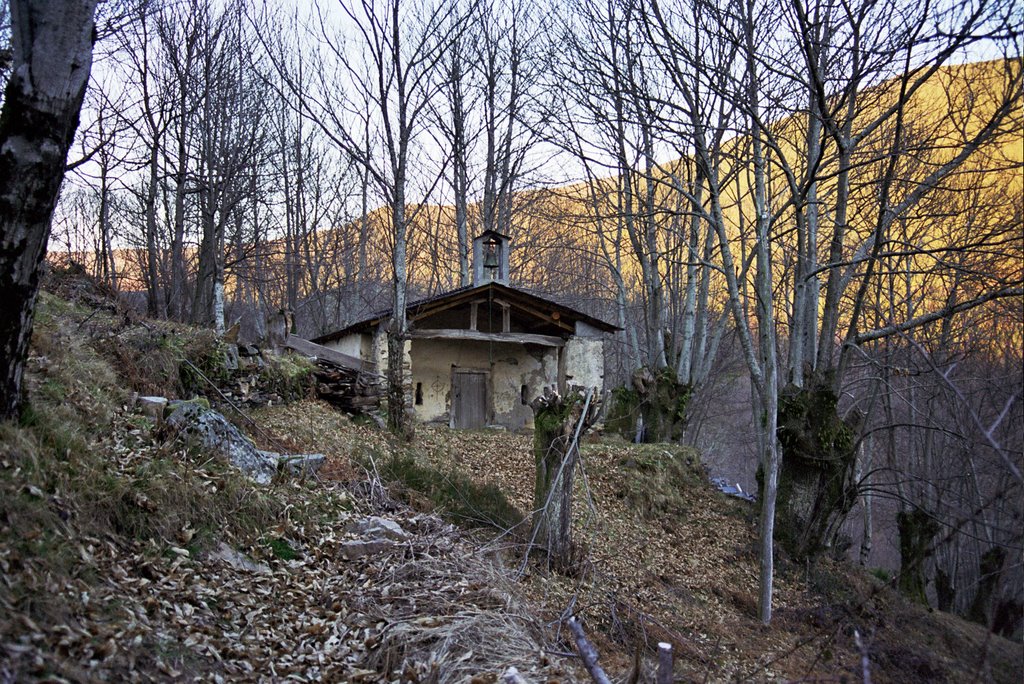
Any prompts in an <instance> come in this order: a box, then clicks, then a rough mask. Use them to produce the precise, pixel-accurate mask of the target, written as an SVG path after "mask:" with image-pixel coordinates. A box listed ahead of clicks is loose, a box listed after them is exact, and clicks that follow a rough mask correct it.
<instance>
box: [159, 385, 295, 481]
mask: <svg viewBox="0 0 1024 684" xmlns="http://www.w3.org/2000/svg"><path fill="white" fill-rule="evenodd" d="M165 424H166V426H167V429H168V430H170V431H172V434H174V435H175V437H176V438H177V439H180V440H182V441H183V442H184V443H185V444H187V445H188V446H190V447H193V448H198V449H202V450H204V451H208V452H212V453H214V454H216V455H218V456H221V457H222V458H225V459H226V460H227V461H228V462H230V463H231V464H232V465H234V466H235V467H237V468H238V469H239V470H241V471H242V472H244V473H245V474H246V475H248V476H249V477H251V478H252V479H253V480H255V481H256V482H257V483H258V484H268V483H269V482H270V481H271V480H272V479H273V477H274V475H276V474H277V463H278V462H277V459H274V458H269V457H267V456H266V455H264V454H263V453H261V452H260V451H259V449H257V448H256V447H255V446H253V444H252V442H250V441H249V440H248V439H247V438H246V437H245V435H243V434H242V433H241V432H239V431H238V428H236V427H235V426H234V425H232V424H231V423H229V422H228V420H227V418H225V417H224V416H222V415H221V414H220V413H218V412H217V411H214V410H212V409H209V408H204V407H203V406H201V405H200V404H198V403H195V402H189V401H182V402H172V404H171V413H170V415H169V416H168V417H167V420H166V422H165Z"/></svg>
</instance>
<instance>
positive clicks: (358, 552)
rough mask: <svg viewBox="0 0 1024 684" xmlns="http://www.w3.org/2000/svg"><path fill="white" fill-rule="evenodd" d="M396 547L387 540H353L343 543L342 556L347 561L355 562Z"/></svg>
mask: <svg viewBox="0 0 1024 684" xmlns="http://www.w3.org/2000/svg"><path fill="white" fill-rule="evenodd" d="M392 546H394V543H393V542H390V541H388V540H386V539H353V540H352V541H347V542H342V544H341V555H342V556H343V557H344V558H345V560H355V559H357V558H362V557H363V556H373V555H376V554H378V553H383V552H385V551H387V550H389V549H390V548H391V547H392Z"/></svg>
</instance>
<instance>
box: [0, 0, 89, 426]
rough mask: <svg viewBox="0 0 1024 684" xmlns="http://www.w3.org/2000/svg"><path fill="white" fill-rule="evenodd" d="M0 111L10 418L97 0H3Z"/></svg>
mask: <svg viewBox="0 0 1024 684" xmlns="http://www.w3.org/2000/svg"><path fill="white" fill-rule="evenodd" d="M10 9H11V27H12V31H11V33H12V41H11V47H12V53H13V60H12V73H11V77H10V80H9V81H8V82H7V88H6V90H5V92H4V106H3V111H2V112H0V296H2V297H3V302H4V305H3V306H2V307H0V382H2V385H0V419H4V418H14V417H15V416H16V415H17V414H18V411H19V408H20V405H21V390H22V387H21V383H22V375H23V372H24V368H25V357H26V356H27V354H28V345H29V340H30V339H31V337H32V322H33V317H34V314H35V305H36V296H37V294H38V290H39V270H40V266H41V264H42V261H43V258H44V256H45V255H46V243H47V241H48V240H49V237H50V221H51V218H52V217H53V209H54V206H55V205H56V203H57V196H58V194H59V193H60V186H61V182H62V181H63V179H64V165H65V161H66V159H67V154H68V148H69V147H70V146H71V142H72V139H73V138H74V135H75V130H76V129H77V128H78V117H79V113H80V111H81V108H82V100H83V99H84V97H85V89H86V86H87V85H88V83H89V72H90V69H91V68H92V48H93V40H94V19H93V16H94V14H95V10H96V0H66V1H64V2H56V1H54V0H10Z"/></svg>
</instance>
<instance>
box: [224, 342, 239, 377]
mask: <svg viewBox="0 0 1024 684" xmlns="http://www.w3.org/2000/svg"><path fill="white" fill-rule="evenodd" d="M224 368H226V369H228V370H234V371H236V370H238V347H236V346H235V345H233V344H229V345H227V346H225V347H224Z"/></svg>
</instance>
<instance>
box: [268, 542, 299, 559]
mask: <svg viewBox="0 0 1024 684" xmlns="http://www.w3.org/2000/svg"><path fill="white" fill-rule="evenodd" d="M267 548H269V549H270V553H271V554H272V555H273V556H274V558H276V559H278V560H283V561H292V560H295V559H296V558H298V557H299V554H298V553H297V552H296V551H295V549H293V548H292V545H291V544H289V543H288V541H287V540H285V539H281V538H280V537H274V538H271V539H268V540H267Z"/></svg>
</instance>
